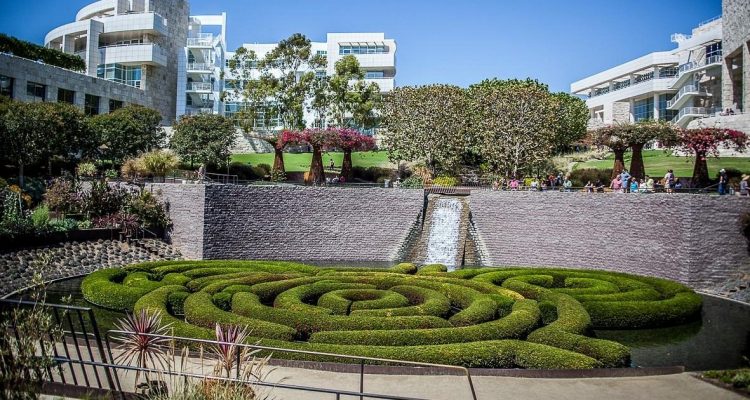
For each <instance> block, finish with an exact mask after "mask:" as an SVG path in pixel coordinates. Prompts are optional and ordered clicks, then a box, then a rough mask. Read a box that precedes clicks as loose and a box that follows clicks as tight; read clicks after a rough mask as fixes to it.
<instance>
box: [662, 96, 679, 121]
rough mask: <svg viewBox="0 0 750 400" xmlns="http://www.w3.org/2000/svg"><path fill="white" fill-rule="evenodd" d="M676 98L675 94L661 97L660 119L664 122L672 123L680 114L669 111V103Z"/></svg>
mask: <svg viewBox="0 0 750 400" xmlns="http://www.w3.org/2000/svg"><path fill="white" fill-rule="evenodd" d="M672 98H674V95H673V94H660V95H659V119H660V120H662V121H671V120H672V119H674V117H675V116H677V114H678V113H679V111H677V110H669V109H667V102H669V101H670V100H672Z"/></svg>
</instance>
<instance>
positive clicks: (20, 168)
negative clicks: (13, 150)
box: [18, 163, 23, 189]
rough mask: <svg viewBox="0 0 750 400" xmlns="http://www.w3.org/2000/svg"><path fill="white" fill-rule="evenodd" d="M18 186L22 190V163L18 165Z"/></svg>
mask: <svg viewBox="0 0 750 400" xmlns="http://www.w3.org/2000/svg"><path fill="white" fill-rule="evenodd" d="M18 186H20V187H21V189H23V163H18Z"/></svg>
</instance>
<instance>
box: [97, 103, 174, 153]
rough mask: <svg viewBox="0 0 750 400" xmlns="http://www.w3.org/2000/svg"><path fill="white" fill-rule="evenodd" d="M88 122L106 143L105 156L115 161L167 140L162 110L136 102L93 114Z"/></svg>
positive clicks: (156, 146)
mask: <svg viewBox="0 0 750 400" xmlns="http://www.w3.org/2000/svg"><path fill="white" fill-rule="evenodd" d="M88 123H89V127H90V129H92V130H93V131H94V132H95V133H96V134H97V135H98V137H99V142H100V143H101V144H103V145H105V148H103V158H105V159H109V160H111V161H113V162H115V163H119V162H122V160H124V159H126V158H130V157H134V156H137V155H138V154H140V153H144V152H147V151H149V150H152V149H155V148H159V147H163V146H164V142H165V139H166V134H165V133H164V129H162V127H161V115H160V114H159V112H158V111H156V110H153V109H150V108H146V107H143V106H139V105H135V104H129V105H127V106H125V107H123V108H121V109H119V110H117V111H114V112H112V113H109V114H101V115H97V116H94V117H91V118H89V119H88Z"/></svg>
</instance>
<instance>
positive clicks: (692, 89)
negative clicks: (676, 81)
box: [667, 84, 707, 108]
mask: <svg viewBox="0 0 750 400" xmlns="http://www.w3.org/2000/svg"><path fill="white" fill-rule="evenodd" d="M688 93H698V94H705V93H707V91H706V89H702V88H701V87H700V86H697V85H694V84H691V85H686V86H683V87H682V89H680V91H679V92H677V94H676V95H675V96H674V98H673V99H672V100H669V101H668V102H667V108H671V107H672V106H673V105H675V104H677V102H678V101H679V100H680V98H681V97H682V96H684V95H686V94H688Z"/></svg>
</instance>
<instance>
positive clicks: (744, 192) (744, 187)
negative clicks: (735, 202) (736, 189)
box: [740, 175, 750, 196]
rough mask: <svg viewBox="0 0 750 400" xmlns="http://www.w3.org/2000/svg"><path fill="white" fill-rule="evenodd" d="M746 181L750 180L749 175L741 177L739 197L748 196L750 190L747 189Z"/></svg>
mask: <svg viewBox="0 0 750 400" xmlns="http://www.w3.org/2000/svg"><path fill="white" fill-rule="evenodd" d="M748 179H750V175H742V180H741V181H740V196H750V188H748V183H747V181H748Z"/></svg>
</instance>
